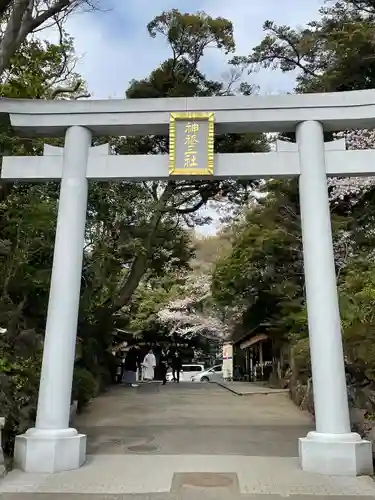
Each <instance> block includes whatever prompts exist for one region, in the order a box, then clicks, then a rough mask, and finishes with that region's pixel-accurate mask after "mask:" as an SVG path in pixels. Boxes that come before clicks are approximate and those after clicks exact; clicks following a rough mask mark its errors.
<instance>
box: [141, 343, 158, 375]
mask: <svg viewBox="0 0 375 500" xmlns="http://www.w3.org/2000/svg"><path fill="white" fill-rule="evenodd" d="M155 367H156V358H155V354H154V353H153V351H152V349H150V350H149V351H148V353H147V354H146V356H145V358H144V360H143V363H142V368H143V380H147V381H148V382H151V381H152V380H154V376H155Z"/></svg>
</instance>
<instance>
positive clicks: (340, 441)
mask: <svg viewBox="0 0 375 500" xmlns="http://www.w3.org/2000/svg"><path fill="white" fill-rule="evenodd" d="M299 459H300V466H301V469H302V470H304V471H306V472H314V473H316V474H324V475H327V476H329V475H332V476H360V475H372V474H373V457H372V443H371V442H370V441H365V440H363V439H361V437H360V436H359V434H356V433H354V432H352V433H349V434H322V433H318V432H309V434H308V435H307V436H306V437H305V438H300V439H299Z"/></svg>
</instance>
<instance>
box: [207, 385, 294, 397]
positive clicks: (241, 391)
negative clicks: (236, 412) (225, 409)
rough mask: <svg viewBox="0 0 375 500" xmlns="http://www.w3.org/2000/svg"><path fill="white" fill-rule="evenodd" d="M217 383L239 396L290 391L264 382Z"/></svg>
mask: <svg viewBox="0 0 375 500" xmlns="http://www.w3.org/2000/svg"><path fill="white" fill-rule="evenodd" d="M216 383H217V385H219V386H220V387H223V388H224V389H227V390H228V391H231V392H233V393H234V394H236V395H237V396H252V395H255V394H263V395H265V396H267V395H268V394H282V393H289V390H288V389H271V388H270V387H267V386H266V385H265V384H264V383H262V382H216Z"/></svg>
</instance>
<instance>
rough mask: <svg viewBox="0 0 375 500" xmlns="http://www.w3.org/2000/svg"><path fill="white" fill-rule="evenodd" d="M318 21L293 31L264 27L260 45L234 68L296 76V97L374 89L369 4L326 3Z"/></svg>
mask: <svg viewBox="0 0 375 500" xmlns="http://www.w3.org/2000/svg"><path fill="white" fill-rule="evenodd" d="M327 3H328V4H330V5H329V6H327V7H322V8H321V9H320V19H318V20H317V21H311V22H309V23H307V25H306V26H305V27H302V28H298V29H293V28H290V27H289V26H278V25H277V24H275V23H274V22H273V21H269V20H268V21H266V22H265V23H264V26H263V28H264V31H265V33H266V36H265V38H264V39H263V41H262V42H261V43H260V44H259V45H258V46H256V47H255V48H254V49H253V50H252V52H251V54H250V55H249V56H246V57H237V58H235V59H234V61H233V62H234V63H235V64H240V65H242V64H244V65H245V66H248V67H249V68H250V71H253V70H256V69H257V68H259V67H265V68H276V67H278V68H280V69H281V70H282V71H283V72H290V71H296V72H297V87H296V90H297V92H333V91H342V90H360V89H368V88H373V87H374V79H375V58H374V48H375V45H374V43H375V42H374V30H375V24H374V21H375V12H374V7H373V4H372V2H371V0H370V1H363V2H362V1H356V0H354V1H353V0H338V1H335V2H333V1H329V2H327Z"/></svg>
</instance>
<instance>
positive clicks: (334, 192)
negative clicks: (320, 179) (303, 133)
mask: <svg viewBox="0 0 375 500" xmlns="http://www.w3.org/2000/svg"><path fill="white" fill-rule="evenodd" d="M342 138H344V139H345V142H346V146H347V149H349V150H356V149H374V147H375V130H346V131H344V132H339V133H337V134H335V139H342ZM374 186H375V177H332V178H330V179H328V187H329V188H330V201H331V202H339V201H340V200H344V199H345V198H347V197H350V198H351V199H350V203H351V205H355V204H356V203H358V200H359V199H360V195H362V194H364V193H365V192H366V191H368V190H369V189H371V188H372V187H374Z"/></svg>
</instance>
